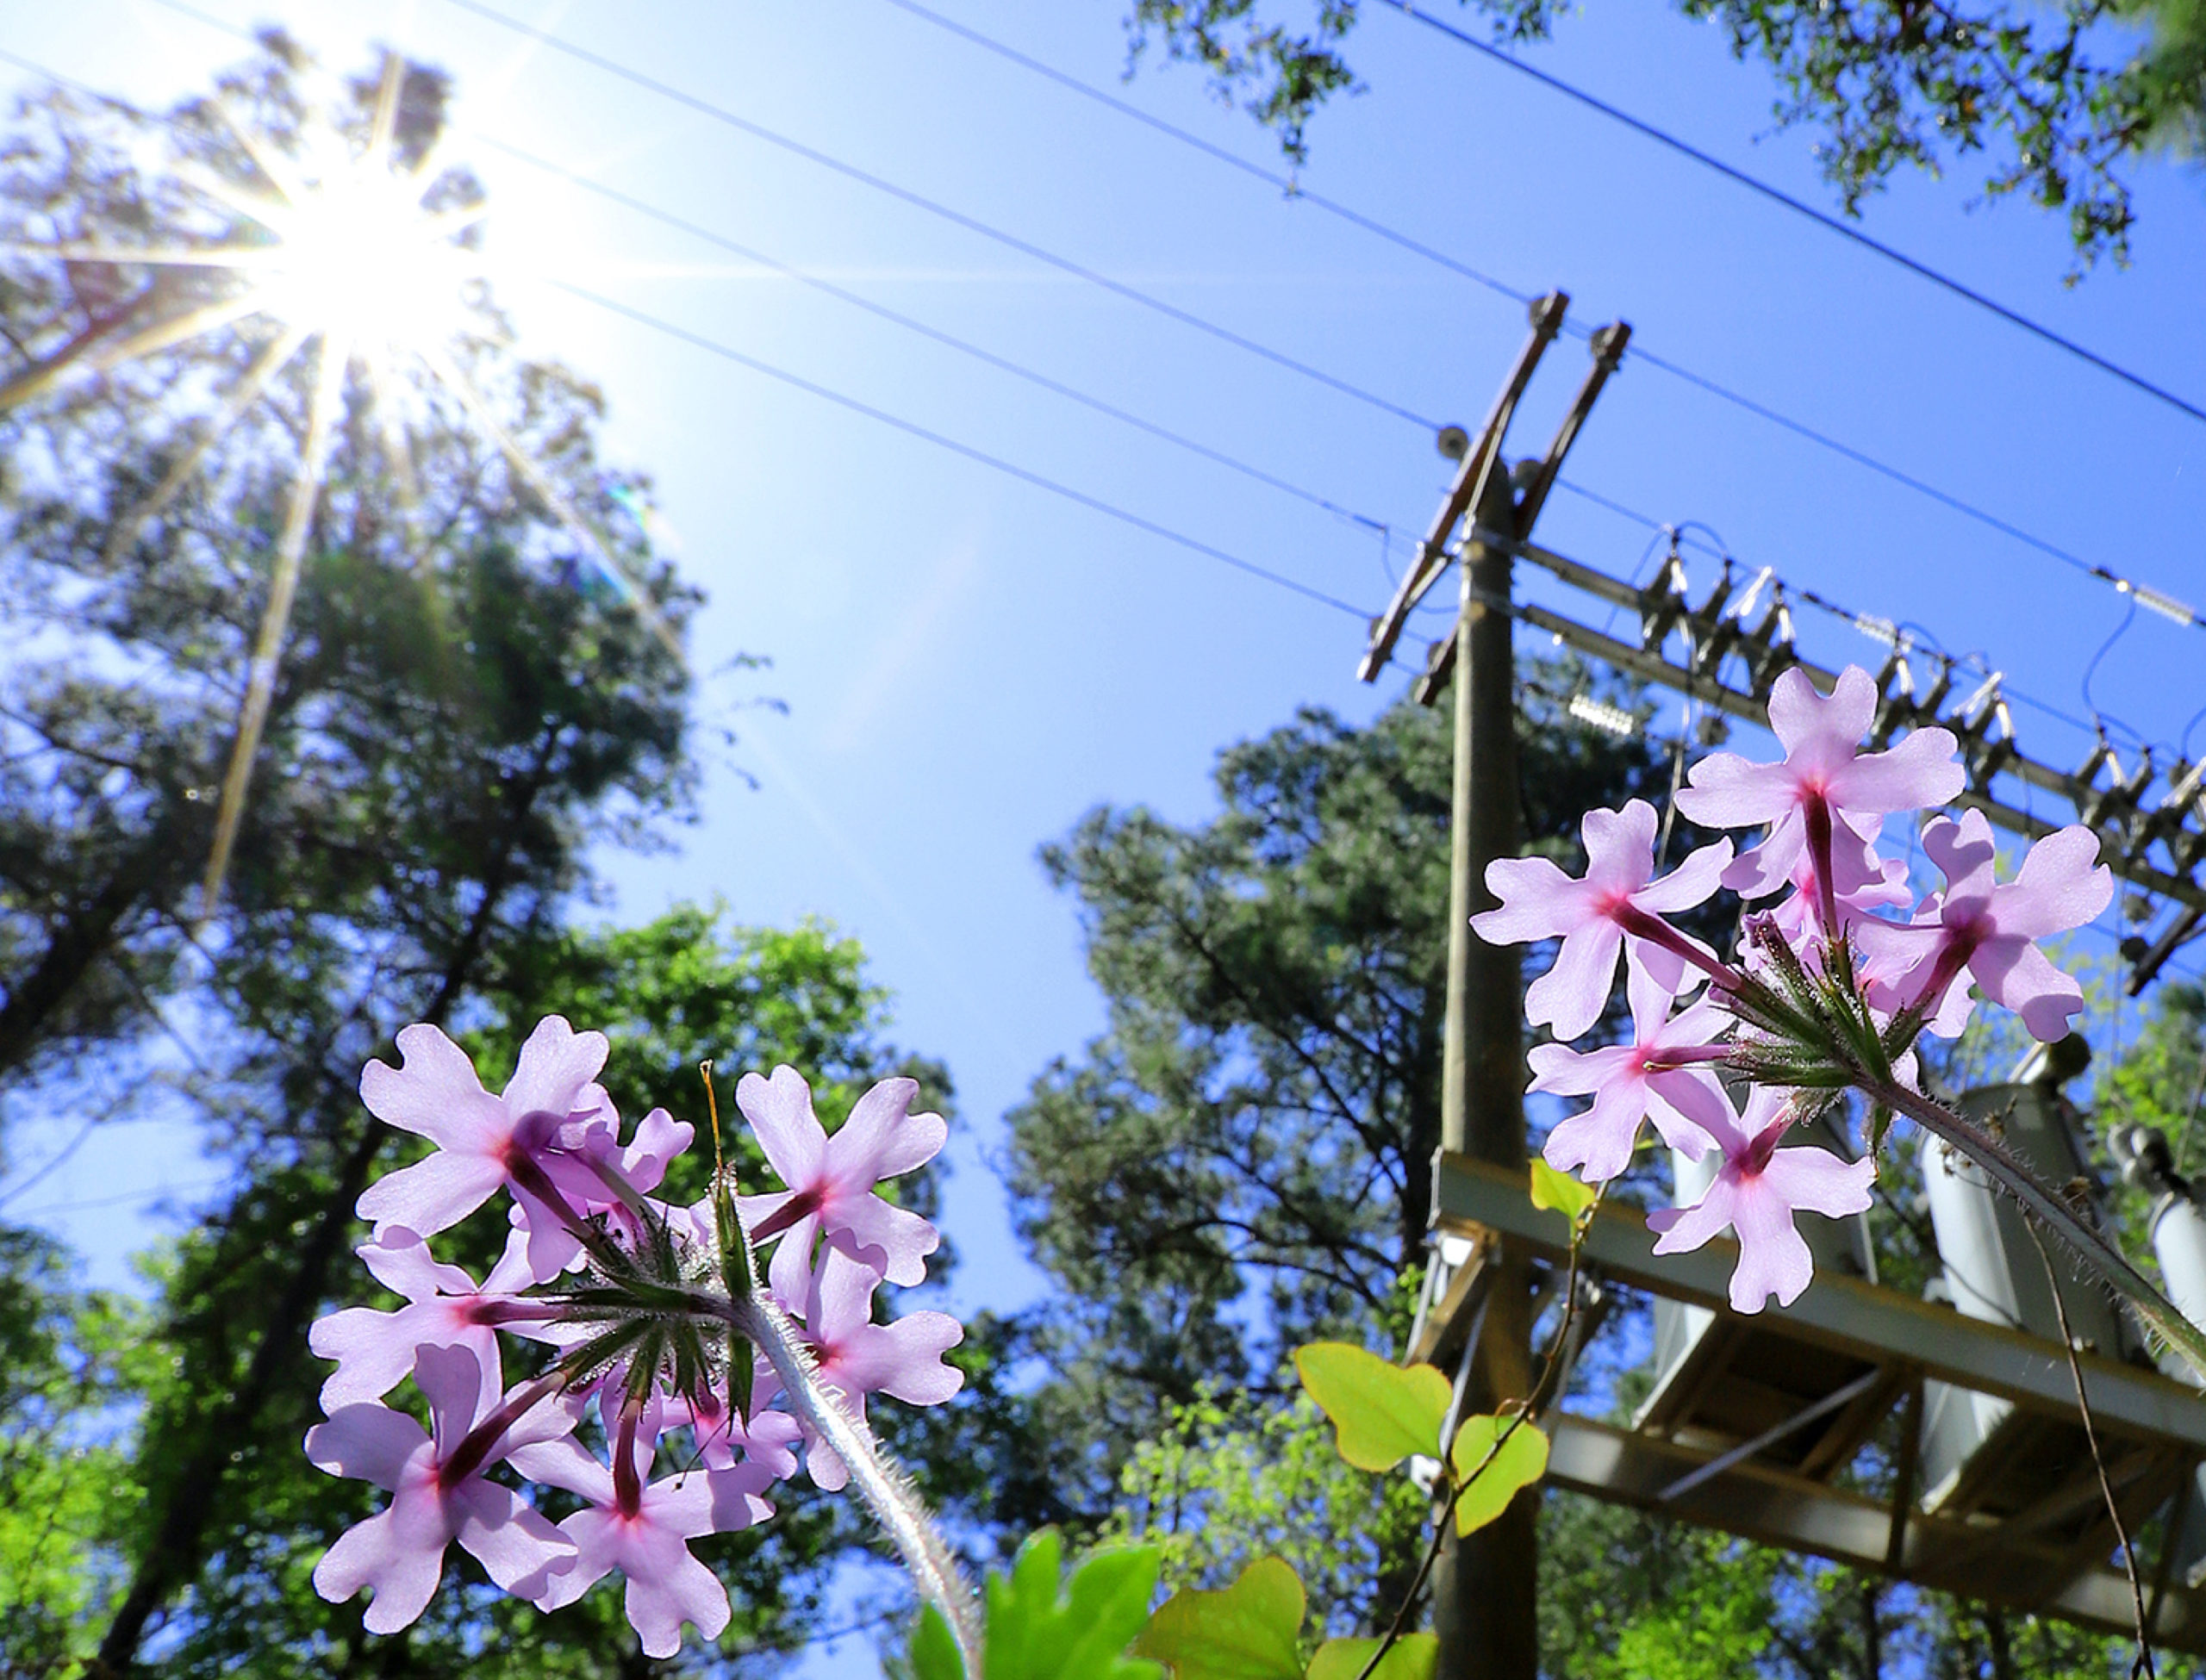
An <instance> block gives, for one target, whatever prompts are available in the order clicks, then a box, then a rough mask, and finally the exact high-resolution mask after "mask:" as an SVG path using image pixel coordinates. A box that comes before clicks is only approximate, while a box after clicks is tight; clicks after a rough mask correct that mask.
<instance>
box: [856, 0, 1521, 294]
mask: <svg viewBox="0 0 2206 1680" xmlns="http://www.w3.org/2000/svg"><path fill="white" fill-rule="evenodd" d="M888 4H889V5H892V6H894V7H895V8H896V9H898V10H900V11H906V12H909V13H911V15H912V16H914V17H918V18H924V19H925V21H926V22H929V23H932V24H933V25H934V26H935V27H936V28H940V29H945V30H947V31H948V32H949V33H950V34H953V35H957V36H958V37H960V38H961V39H963V40H968V41H970V42H971V43H972V44H973V45H974V46H975V47H980V48H981V50H982V51H984V52H988V53H994V54H995V55H996V56H997V57H998V58H1000V59H1007V60H1009V61H1010V62H1011V63H1013V64H1015V65H1018V66H1019V68H1020V69H1022V70H1026V71H1031V72H1032V73H1033V74H1035V75H1037V76H1040V77H1044V78H1046V79H1048V80H1050V81H1052V82H1055V83H1056V84H1057V85H1058V86H1059V87H1062V88H1066V89H1069V90H1071V91H1072V92H1074V93H1076V94H1078V95H1080V96H1081V98H1083V99H1090V100H1093V101H1094V103H1097V104H1099V105H1101V106H1103V107H1104V108H1105V109H1107V110H1112V111H1115V112H1117V113H1118V114H1119V115H1120V116H1124V117H1130V118H1131V119H1132V120H1133V121H1136V122H1138V123H1141V124H1142V125H1143V126H1144V127H1145V128H1154V129H1155V130H1156V132H1157V133H1158V134H1166V135H1168V136H1170V137H1171V138H1172V139H1174V140H1177V141H1179V142H1180V144H1181V145H1182V146H1193V148H1194V149H1195V150H1196V151H1198V152H1202V153H1203V154H1204V155H1205V156H1206V157H1210V158H1214V159H1217V160H1218V162H1219V163H1222V164H1224V165H1226V166H1227V167H1228V168H1229V169H1237V170H1239V171H1241V173H1243V175H1249V176H1253V177H1256V179H1257V180H1259V181H1262V182H1263V183H1264V184H1267V185H1268V186H1274V187H1277V188H1278V189H1279V190H1280V191H1281V193H1282V194H1283V195H1285V196H1287V197H1289V198H1292V199H1294V200H1296V201H1298V202H1301V203H1305V204H1308V205H1310V206H1312V208H1316V209H1320V210H1323V211H1324V212H1325V214H1326V215H1331V216H1337V217H1338V218H1339V219H1340V220H1341V221H1345V222H1347V223H1349V225H1350V226H1352V227H1361V228H1362V230H1363V231H1364V232H1365V233H1372V234H1375V235H1376V236H1377V237H1379V238H1380V239H1382V240H1386V241H1387V243H1388V244H1389V245H1394V246H1400V247H1401V248H1402V249H1403V250H1405V251H1407V252H1413V253H1414V254H1415V255H1417V256H1419V257H1422V258H1424V260H1425V261H1427V262H1429V263H1436V264H1438V265H1439V266H1440V267H1442V268H1444V269H1448V270H1449V271H1452V272H1454V273H1456V274H1460V275H1461V276H1462V277H1463V278H1464V279H1466V280H1468V281H1471V282H1472V283H1474V284H1477V285H1480V286H1483V287H1485V288H1486V289H1487V290H1488V291H1490V292H1492V293H1494V294H1495V295H1496V296H1501V297H1505V298H1507V299H1508V300H1509V301H1510V302H1512V303H1525V304H1529V303H1530V302H1531V301H1532V298H1533V296H1534V294H1532V293H1530V292H1528V291H1522V290H1520V289H1517V287H1515V286H1512V285H1511V284H1509V283H1507V282H1506V281H1504V280H1497V279H1496V278H1494V277H1493V276H1492V275H1491V274H1488V273H1486V272H1485V271H1483V270H1480V269H1475V268H1473V267H1472V266H1471V265H1470V264H1468V263H1466V262H1464V261H1462V260H1461V258H1455V257H1451V256H1449V254H1448V253H1447V252H1444V251H1441V250H1438V249H1436V248H1435V247H1434V246H1429V245H1427V244H1425V243H1424V241H1423V240H1417V239H1412V238H1411V236H1410V235H1409V234H1407V233H1403V232H1401V231H1400V230H1399V228H1394V227H1388V226H1387V224H1386V223H1385V222H1383V221H1377V220H1375V219H1374V218H1373V217H1371V216H1368V215H1364V214H1363V213H1362V211H1361V210H1357V209H1353V208H1350V207H1349V206H1348V205H1346V204H1343V203H1342V202H1340V201H1339V200H1338V199H1337V198H1328V197H1326V196H1325V195H1324V194H1323V193H1320V192H1312V191H1311V190H1309V189H1308V188H1307V187H1305V186H1304V185H1303V184H1301V183H1300V182H1299V181H1298V180H1296V179H1295V178H1294V177H1293V176H1291V175H1282V174H1281V173H1280V172H1279V171H1276V170H1270V169H1266V168H1265V167H1264V166H1263V165H1262V164H1255V163H1251V162H1249V159H1246V158H1243V157H1242V156H1241V155H1240V154H1239V153H1237V152H1232V151H1230V150H1228V149H1227V148H1226V147H1225V146H1218V145H1216V144H1214V143H1213V142H1212V141H1210V140H1205V139H1203V138H1202V136H1201V135H1200V134H1191V133H1190V132H1189V131H1187V129H1185V128H1180V127H1179V126H1178V125H1176V124H1175V123H1170V122H1167V121H1165V120H1164V119H1163V118H1162V117H1160V116H1153V115H1150V113H1149V112H1147V111H1145V110H1144V109H1142V108H1141V107H1140V106H1138V105H1136V104H1134V103H1131V101H1128V100H1125V99H1119V98H1115V97H1113V96H1112V95H1110V94H1107V93H1106V92H1104V91H1103V90H1102V89H1100V88H1097V87H1091V86H1090V85H1089V84H1087V83H1086V82H1083V81H1081V79H1080V78H1078V77H1077V76H1069V75H1067V74H1066V73H1065V72H1063V71H1062V70H1059V69H1057V68H1056V66H1055V65H1047V64H1044V63H1043V62H1042V60H1041V59H1033V58H1029V57H1028V56H1027V55H1026V54H1025V53H1022V52H1020V51H1019V49H1018V48H1017V47H1007V46H1006V45H1005V44H1004V43H1003V42H1002V41H1000V40H996V39H994V37H993V36H990V35H984V34H981V32H980V31H979V30H978V29H975V28H971V27H970V26H969V25H967V24H963V23H960V22H957V20H956V19H955V18H951V17H945V16H943V15H942V14H941V13H940V12H938V11H931V10H929V9H927V8H926V7H925V6H922V5H920V4H919V3H918V0H888Z"/></svg>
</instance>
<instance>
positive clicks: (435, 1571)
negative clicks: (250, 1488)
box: [307, 1347, 575, 1633]
mask: <svg viewBox="0 0 2206 1680" xmlns="http://www.w3.org/2000/svg"><path fill="white" fill-rule="evenodd" d="M414 1381H415V1382H416V1383H417V1384H420V1386H421V1392H422V1393H423V1394H424V1395H426V1396H427V1397H428V1401H429V1409H430V1416H431V1417H432V1419H433V1422H434V1424H435V1430H434V1433H433V1434H424V1433H423V1431H422V1428H421V1425H420V1424H418V1423H416V1422H414V1420H413V1419H412V1418H410V1417H408V1416H406V1414H405V1413H403V1412H398V1411H393V1410H391V1409H389V1407H388V1406H380V1405H353V1406H345V1407H341V1408H340V1409H339V1410H338V1411H337V1413H336V1415H335V1416H333V1417H331V1418H330V1420H329V1421H328V1422H327V1423H318V1424H316V1425H315V1427H314V1428H311V1429H309V1430H308V1431H307V1456H308V1458H309V1459H313V1460H314V1462H315V1464H317V1465H320V1466H321V1468H322V1469H324V1470H326V1471H327V1472H330V1473H331V1474H332V1475H333V1476H352V1477H358V1478H362V1479H364V1480H366V1481H370V1482H373V1483H374V1484H376V1485H377V1487H380V1488H383V1489H386V1490H389V1494H390V1496H391V1497H390V1503H389V1505H387V1506H385V1507H384V1508H383V1509H382V1510H381V1511H379V1512H377V1514H376V1515H374V1516H371V1517H370V1518H368V1519H367V1520H366V1521H364V1522H358V1523H355V1524H354V1525H353V1526H352V1528H348V1529H346V1531H345V1532H344V1534H341V1535H340V1536H339V1537H338V1540H337V1544H336V1545H334V1546H331V1547H330V1548H329V1551H328V1552H327V1554H326V1555H325V1556H324V1557H323V1559H322V1560H321V1563H319V1564H317V1565H315V1571H314V1585H315V1591H316V1592H318V1593H320V1594H321V1596H323V1597H324V1598H326V1599H327V1600H328V1601H329V1602H331V1603H333V1604H336V1603H341V1602H343V1601H345V1600H346V1599H347V1598H350V1597H351V1596H352V1595H353V1594H354V1593H356V1592H358V1591H359V1590H360V1589H361V1588H362V1587H366V1588H369V1589H370V1590H371V1591H372V1592H373V1594H374V1597H373V1599H372V1601H371V1602H370V1604H369V1605H368V1609H367V1614H366V1615H365V1617H364V1618H363V1621H364V1624H365V1627H367V1629H368V1631H369V1632H370V1633H396V1632H397V1631H398V1630H399V1629H400V1628H402V1627H409V1626H411V1625H412V1624H413V1621H414V1618H415V1617H417V1616H419V1615H421V1612H422V1610H423V1609H424V1608H426V1607H427V1604H428V1602H429V1600H430V1598H431V1597H432V1596H433V1595H434V1594H435V1592H436V1590H437V1584H438V1582H439V1581H440V1580H442V1579H443V1578H444V1564H445V1548H446V1546H449V1545H451V1543H452V1541H453V1540H458V1542H459V1543H460V1546H462V1547H463V1548H464V1550H466V1551H468V1552H471V1553H473V1554H474V1556H475V1557H476V1558H477V1559H478V1560H479V1561H480V1562H481V1563H482V1565H483V1568H484V1569H485V1570H487V1571H489V1575H490V1578H491V1579H492V1580H493V1581H495V1582H496V1583H497V1584H499V1585H500V1586H501V1587H503V1588H504V1589H505V1590H507V1591H508V1592H511V1593H516V1594H518V1595H520V1596H521V1597H524V1598H534V1597H536V1596H539V1594H541V1593H543V1592H545V1590H548V1588H549V1587H550V1586H551V1584H552V1578H553V1577H554V1576H556V1575H557V1574H558V1571H560V1570H562V1569H564V1568H566V1567H567V1566H568V1565H569V1564H570V1561H571V1560H572V1559H573V1557H574V1546H573V1543H572V1542H571V1541H570V1540H568V1539H567V1537H566V1536H564V1534H560V1533H559V1531H558V1529H556V1528H553V1527H552V1525H551V1523H550V1522H548V1521H545V1518H544V1517H543V1516H541V1515H539V1514H538V1512H537V1511H536V1510H535V1509H533V1508H532V1507H530V1506H528V1505H527V1504H525V1503H522V1502H521V1501H520V1499H519V1498H517V1497H516V1496H514V1493H513V1492H512V1490H510V1489H508V1488H504V1487H501V1486H500V1485H498V1484H496V1483H495V1482H491V1481H488V1480H486V1479H485V1478H484V1477H483V1472H484V1471H486V1470H488V1469H489V1468H490V1467H491V1466H492V1465H495V1464H497V1463H498V1462H499V1461H500V1460H501V1459H504V1458H506V1457H508V1455H510V1454H511V1453H514V1452H515V1451H516V1450H518V1449H519V1448H520V1447H525V1446H527V1445H529V1444H531V1443H533V1442H536V1441H541V1440H550V1439H552V1438H553V1437H555V1436H558V1435H563V1434H566V1433H567V1432H568V1431H570V1430H571V1429H572V1428H574V1427H575V1420H574V1417H573V1416H572V1415H571V1414H570V1413H569V1412H567V1411H566V1410H564V1409H563V1408H561V1407H559V1406H558V1405H557V1404H552V1403H546V1402H545V1397H547V1396H548V1394H549V1392H550V1391H549V1390H548V1389H547V1388H546V1387H545V1385H544V1384H541V1383H535V1384H527V1385H526V1386H524V1387H522V1388H520V1389H517V1390H516V1391H514V1393H513V1394H512V1395H511V1396H508V1397H507V1399H506V1401H505V1403H503V1404H501V1403H500V1401H499V1394H498V1389H499V1383H498V1366H497V1360H496V1359H495V1355H494V1356H493V1358H492V1359H491V1360H489V1363H488V1364H487V1365H486V1364H485V1363H484V1362H483V1360H482V1359H481V1358H479V1357H478V1356H477V1353H476V1351H475V1350H474V1349H473V1348H471V1347H424V1348H423V1349H421V1353H420V1354H419V1356H418V1357H417V1358H416V1359H415V1360H414Z"/></svg>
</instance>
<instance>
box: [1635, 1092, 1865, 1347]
mask: <svg viewBox="0 0 2206 1680" xmlns="http://www.w3.org/2000/svg"><path fill="white" fill-rule="evenodd" d="M1723 1110H1724V1111H1723V1117H1721V1118H1720V1119H1718V1120H1717V1123H1715V1124H1713V1125H1711V1126H1710V1127H1709V1130H1710V1131H1711V1132H1712V1133H1713V1134H1714V1135H1715V1137H1716V1141H1717V1143H1718V1144H1720V1145H1721V1146H1722V1147H1723V1166H1722V1167H1718V1168H1717V1173H1716V1181H1715V1182H1714V1183H1713V1184H1711V1185H1709V1187H1708V1193H1707V1194H1706V1195H1705V1196H1704V1197H1702V1198H1700V1201H1699V1204H1698V1205H1697V1206H1694V1207H1690V1208H1661V1209H1658V1210H1656V1211H1654V1212H1653V1213H1650V1214H1648V1216H1647V1223H1648V1229H1652V1230H1655V1231H1659V1232H1661V1241H1659V1242H1657V1243H1656V1244H1655V1245H1654V1252H1655V1253H1656V1254H1681V1253H1683V1252H1684V1251H1685V1250H1686V1249H1689V1248H1699V1247H1700V1246H1701V1244H1703V1243H1704V1242H1705V1241H1708V1239H1709V1238H1711V1237H1712V1236H1714V1235H1717V1233H1718V1232H1720V1231H1722V1230H1723V1229H1725V1228H1726V1227H1729V1229H1731V1230H1733V1231H1735V1232H1736V1234H1737V1235H1738V1239H1739V1264H1738V1266H1737V1267H1736V1269H1735V1270H1734V1271H1733V1272H1732V1273H1731V1306H1732V1308H1733V1310H1735V1311H1738V1312H1760V1310H1762V1307H1763V1306H1764V1304H1766V1303H1767V1300H1768V1298H1769V1297H1771V1296H1773V1295H1774V1296H1775V1297H1777V1304H1779V1306H1785V1307H1789V1306H1791V1305H1792V1303H1793V1302H1794V1300H1796V1299H1797V1298H1798V1296H1799V1293H1800V1291H1802V1290H1804V1289H1805V1288H1806V1287H1807V1286H1808V1279H1809V1278H1810V1276H1812V1275H1813V1274H1814V1272H1815V1262H1814V1260H1812V1259H1811V1258H1810V1255H1809V1253H1808V1244H1807V1240H1806V1239H1805V1238H1804V1237H1803V1236H1802V1235H1800V1233H1799V1232H1798V1230H1797V1229H1794V1227H1793V1223H1792V1216H1793V1214H1794V1213H1795V1212H1797V1211H1798V1210H1801V1209H1806V1210H1808V1211H1810V1212H1811V1213H1821V1214H1828V1215H1829V1216H1831V1217H1833V1218H1836V1217H1838V1216H1840V1215H1841V1214H1848V1213H1860V1212H1861V1211H1863V1210H1865V1209H1866V1208H1867V1207H1868V1205H1869V1185H1870V1182H1871V1181H1872V1180H1873V1179H1875V1177H1876V1176H1877V1164H1876V1162H1875V1161H1873V1160H1868V1159H1866V1157H1865V1158H1864V1159H1862V1160H1854V1161H1843V1160H1840V1159H1839V1158H1838V1157H1837V1156H1836V1155H1835V1154H1831V1153H1830V1151H1829V1150H1828V1149H1818V1148H1798V1149H1780V1148H1778V1147H1777V1140H1778V1139H1779V1138H1780V1137H1782V1136H1784V1135H1785V1128H1786V1127H1788V1126H1790V1125H1791V1124H1792V1107H1791V1099H1790V1098H1789V1096H1788V1094H1787V1093H1786V1092H1784V1091H1782V1090H1780V1089H1779V1088H1777V1087H1776V1086H1767V1085H1758V1086H1755V1087H1754V1090H1753V1092H1751V1093H1750V1094H1749V1095H1748V1098H1747V1111H1746V1113H1745V1115H1744V1116H1743V1117H1735V1116H1733V1115H1732V1113H1731V1112H1730V1104H1729V1102H1728V1101H1726V1102H1725V1104H1723Z"/></svg>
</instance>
